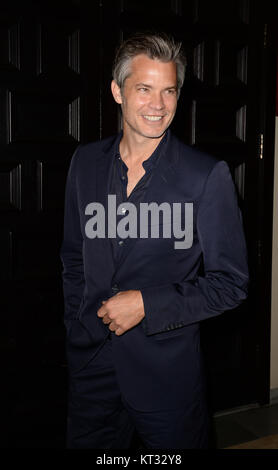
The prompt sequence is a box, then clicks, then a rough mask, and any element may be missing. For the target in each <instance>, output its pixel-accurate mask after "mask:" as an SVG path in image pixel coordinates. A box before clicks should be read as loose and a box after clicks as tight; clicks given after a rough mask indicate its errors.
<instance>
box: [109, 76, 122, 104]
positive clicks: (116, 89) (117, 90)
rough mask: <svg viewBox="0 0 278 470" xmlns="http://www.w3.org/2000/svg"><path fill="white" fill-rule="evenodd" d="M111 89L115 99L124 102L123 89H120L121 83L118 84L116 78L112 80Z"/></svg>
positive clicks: (117, 101) (120, 102) (119, 102)
mask: <svg viewBox="0 0 278 470" xmlns="http://www.w3.org/2000/svg"><path fill="white" fill-rule="evenodd" d="M111 91H112V95H113V97H114V100H115V101H116V103H118V104H122V102H123V100H122V94H121V89H120V87H119V85H117V83H116V82H115V80H112V83H111Z"/></svg>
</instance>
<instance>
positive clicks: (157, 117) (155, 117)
mask: <svg viewBox="0 0 278 470" xmlns="http://www.w3.org/2000/svg"><path fill="white" fill-rule="evenodd" d="M144 118H145V119H148V121H160V119H162V116H144Z"/></svg>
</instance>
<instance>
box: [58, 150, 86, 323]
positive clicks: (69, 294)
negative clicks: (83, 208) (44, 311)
mask: <svg viewBox="0 0 278 470" xmlns="http://www.w3.org/2000/svg"><path fill="white" fill-rule="evenodd" d="M79 149H80V147H78V148H77V149H76V151H75V153H74V155H73V157H72V160H71V164H70V168H69V172H68V177H67V183H66V193H65V212H64V238H63V243H62V247H61V251H60V256H61V260H62V264H63V274H62V277H63V291H64V302H65V310H64V322H65V326H66V329H67V330H69V327H70V324H71V320H72V319H74V318H75V317H76V315H77V313H78V309H79V307H80V304H81V300H82V297H83V291H84V285H85V281H84V266H83V256H82V247H83V236H82V233H81V229H80V217H79V210H78V202H77V188H76V160H77V156H78V152H79Z"/></svg>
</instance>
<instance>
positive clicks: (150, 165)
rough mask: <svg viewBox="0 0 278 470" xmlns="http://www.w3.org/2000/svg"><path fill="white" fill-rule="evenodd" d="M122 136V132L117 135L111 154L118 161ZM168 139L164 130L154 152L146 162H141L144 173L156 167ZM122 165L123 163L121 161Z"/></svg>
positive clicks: (167, 131)
mask: <svg viewBox="0 0 278 470" xmlns="http://www.w3.org/2000/svg"><path fill="white" fill-rule="evenodd" d="M122 136H123V131H121V132H120V133H119V135H118V136H117V138H116V141H115V144H114V152H113V153H114V156H115V158H119V159H121V155H120V150H119V146H120V142H121V139H122ZM168 139H169V129H167V130H166V132H165V134H164V136H163V138H162V139H161V141H160V142H159V144H158V146H157V147H156V149H155V150H154V152H153V153H152V154H151V156H150V157H149V158H147V160H144V161H143V163H142V165H143V168H144V169H145V170H146V171H149V170H151V169H152V168H154V167H155V166H156V165H157V163H158V160H159V158H158V156H159V155H160V153H161V150H162V148H163V147H164V146H165V145H166V143H167V141H168ZM121 161H122V160H121ZM122 163H123V164H124V162H123V161H122Z"/></svg>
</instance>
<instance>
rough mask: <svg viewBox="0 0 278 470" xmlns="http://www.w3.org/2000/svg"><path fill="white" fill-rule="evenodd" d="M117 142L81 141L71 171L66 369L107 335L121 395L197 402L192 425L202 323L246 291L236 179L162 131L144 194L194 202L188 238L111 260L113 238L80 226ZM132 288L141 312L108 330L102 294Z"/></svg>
mask: <svg viewBox="0 0 278 470" xmlns="http://www.w3.org/2000/svg"><path fill="white" fill-rule="evenodd" d="M116 138H118V139H119V136H118V137H116ZM114 144H115V137H111V138H109V139H106V140H103V141H100V142H96V143H91V144H88V145H85V146H80V147H79V148H78V149H77V151H76V152H75V155H74V156H73V159H72V162H71V166H70V170H69V174H68V180H67V188H66V202H65V224H64V241H63V245H62V250H61V258H62V261H63V266H64V271H63V281H64V296H65V325H66V329H67V347H68V364H69V371H70V376H71V375H72V377H74V375H75V374H78V372H79V371H82V370H85V369H86V367H87V366H88V364H90V365H91V366H93V361H94V357H95V358H97V357H98V354H99V352H100V351H101V348H102V347H103V344H105V342H106V341H107V338H108V336H109V335H110V337H111V342H110V344H111V351H112V355H113V364H114V367H115V374H116V379H117V383H118V385H119V389H120V391H121V394H122V397H123V399H124V400H125V401H126V403H128V405H129V406H131V407H132V408H134V409H135V410H140V411H142V412H159V411H160V410H171V409H172V410H177V409H178V408H179V406H180V407H182V406H184V404H187V406H188V409H192V410H193V409H195V411H194V413H195V414H194V413H193V411H192V413H193V414H192V417H191V418H192V422H193V421H194V422H195V424H196V421H198V419H199V420H200V421H201V420H202V413H203V411H202V410H203V403H204V380H203V370H202V359H201V352H200V344H199V343H200V338H199V322H200V321H202V320H204V319H208V318H210V317H214V316H216V315H219V314H221V313H222V312H223V311H225V310H229V309H233V308H235V307H237V306H238V305H239V304H240V303H241V302H242V301H243V300H244V299H245V298H246V295H247V285H248V268H247V255H246V246H245V239H244V234H243V228H242V221H241V214H240V211H239V208H238V204H237V196H236V192H235V188H234V184H233V182H232V178H231V175H230V172H229V169H228V166H227V164H226V163H225V162H224V161H218V160H217V159H216V158H214V157H212V156H209V155H207V154H205V153H201V152H199V151H197V150H196V149H193V148H191V147H189V146H186V145H184V144H183V143H181V142H180V141H179V140H178V139H177V138H176V137H175V136H173V135H172V134H171V133H170V131H168V139H167V144H166V145H164V147H163V149H162V155H161V157H160V159H159V162H158V165H157V167H156V169H155V171H154V174H153V176H152V180H151V184H150V185H149V187H148V189H147V190H146V193H145V196H144V202H147V203H150V202H156V203H157V204H161V203H163V202H167V203H169V204H172V203H174V202H179V203H182V204H184V203H189V202H190V203H193V244H192V246H191V248H188V249H175V248H174V241H175V240H174V238H173V237H172V238H163V237H160V238H155V239H154V238H150V237H149V238H131V239H128V240H126V242H125V246H124V247H123V250H124V251H123V255H122V257H121V262H120V263H119V264H118V265H117V264H115V261H114V259H113V255H112V249H111V243H110V240H109V239H108V238H107V237H106V238H94V239H91V238H88V237H87V236H86V233H85V226H86V223H87V221H88V219H89V217H90V216H88V215H85V208H86V206H87V204H89V203H91V202H99V203H101V204H102V205H103V206H104V207H106V209H107V196H108V190H109V182H110V177H111V171H112V164H113V149H114ZM149 233H150V230H149ZM129 289H136V290H141V292H142V296H143V301H144V307H145V318H144V319H143V321H142V322H141V323H140V324H138V325H137V326H135V327H134V328H132V329H131V330H129V331H127V332H126V333H124V334H123V335H121V336H116V335H115V334H114V333H112V334H110V330H109V329H108V326H107V325H105V324H104V323H103V322H102V319H100V318H98V316H97V314H96V312H97V310H98V308H99V307H100V306H101V302H102V300H105V299H107V298H109V297H111V296H112V295H114V294H115V293H117V292H118V291H119V290H122V291H125V290H129ZM103 393H105V391H104V392H103ZM196 409H198V410H199V412H198V413H199V414H198V413H197V414H196ZM204 409H205V408H204ZM200 410H201V411H200ZM204 413H205V412H204Z"/></svg>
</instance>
